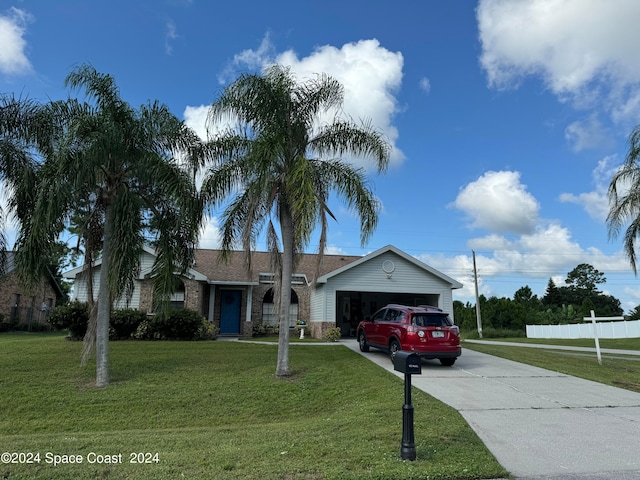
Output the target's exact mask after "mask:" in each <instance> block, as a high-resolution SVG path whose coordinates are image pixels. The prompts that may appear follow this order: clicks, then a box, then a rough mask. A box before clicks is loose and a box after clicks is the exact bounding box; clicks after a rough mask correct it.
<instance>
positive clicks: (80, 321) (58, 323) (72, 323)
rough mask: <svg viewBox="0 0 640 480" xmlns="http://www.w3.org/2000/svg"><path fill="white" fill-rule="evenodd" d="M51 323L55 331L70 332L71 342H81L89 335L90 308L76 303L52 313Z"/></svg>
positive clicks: (81, 303)
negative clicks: (86, 334)
mask: <svg viewBox="0 0 640 480" xmlns="http://www.w3.org/2000/svg"><path fill="white" fill-rule="evenodd" d="M49 323H50V324H51V327H52V328H53V329H54V330H68V331H69V338H70V339H71V340H81V339H82V338H84V335H85V333H87V324H88V323H89V306H88V305H87V304H86V303H83V302H78V301H74V302H71V303H69V304H67V305H63V306H61V307H58V308H56V309H55V310H54V311H53V312H51V316H50V317H49Z"/></svg>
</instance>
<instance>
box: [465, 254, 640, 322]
mask: <svg viewBox="0 0 640 480" xmlns="http://www.w3.org/2000/svg"><path fill="white" fill-rule="evenodd" d="M605 282H606V278H605V276H604V274H603V273H602V272H599V271H598V270H596V269H595V268H594V267H593V266H592V265H589V264H586V263H581V264H580V265H578V266H577V267H576V268H574V269H573V270H571V271H570V272H569V273H568V274H567V278H566V280H565V284H564V285H560V286H558V285H556V283H555V282H554V281H553V279H551V278H550V279H549V283H548V284H547V289H546V291H545V294H544V296H542V297H541V298H539V297H538V296H537V295H534V294H533V292H532V291H531V288H529V286H524V287H521V288H519V289H518V290H517V291H516V292H515V293H514V295H513V298H506V297H502V298H498V297H495V296H492V297H489V298H487V297H486V296H484V295H481V296H480V302H479V303H480V312H481V319H482V328H483V331H484V330H487V329H489V330H491V331H492V333H494V334H495V333H496V332H499V331H505V332H506V331H511V332H513V331H520V332H522V333H523V334H524V330H525V325H527V324H529V325H554V324H555V325H561V324H568V323H578V322H582V321H583V318H584V317H588V316H589V315H590V314H591V310H593V311H595V312H596V315H598V316H606V317H610V316H621V315H623V310H622V307H621V306H620V300H618V299H617V298H615V297H614V296H612V295H606V294H604V293H602V292H601V291H600V290H599V289H598V285H601V284H603V283H605ZM453 310H454V316H455V319H456V323H457V324H458V325H459V326H460V328H461V329H462V330H475V329H476V328H477V318H476V307H475V305H473V304H471V303H470V302H467V303H466V304H465V303H463V302H461V301H458V300H456V301H454V302H453ZM627 318H629V319H640V305H638V306H637V307H636V308H635V309H634V310H632V311H631V312H629V315H628V316H627Z"/></svg>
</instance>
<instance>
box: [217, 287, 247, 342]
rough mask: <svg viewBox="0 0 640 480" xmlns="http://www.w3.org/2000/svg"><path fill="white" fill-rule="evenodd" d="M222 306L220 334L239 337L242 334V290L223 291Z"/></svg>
mask: <svg viewBox="0 0 640 480" xmlns="http://www.w3.org/2000/svg"><path fill="white" fill-rule="evenodd" d="M221 297H222V298H221V301H222V303H221V305H220V334H221V335H238V334H239V333H240V299H241V298H242V292H241V291H240V290H223V291H222V295H221Z"/></svg>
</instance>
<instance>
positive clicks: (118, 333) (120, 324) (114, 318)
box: [109, 308, 147, 340]
mask: <svg viewBox="0 0 640 480" xmlns="http://www.w3.org/2000/svg"><path fill="white" fill-rule="evenodd" d="M146 318H147V314H146V313H144V312H142V311H140V310H135V309H133V308H125V309H122V310H115V311H113V312H111V320H110V322H109V340H127V339H129V338H131V337H132V335H133V334H134V333H135V332H136V331H137V330H138V326H139V325H140V324H141V323H142V322H143V321H145V320H146Z"/></svg>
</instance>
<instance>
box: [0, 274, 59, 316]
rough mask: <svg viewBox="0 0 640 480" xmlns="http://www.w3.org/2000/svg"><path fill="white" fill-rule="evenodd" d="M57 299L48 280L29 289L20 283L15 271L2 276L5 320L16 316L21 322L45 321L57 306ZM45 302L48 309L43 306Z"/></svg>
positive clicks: (0, 291) (1, 311)
mask: <svg viewBox="0 0 640 480" xmlns="http://www.w3.org/2000/svg"><path fill="white" fill-rule="evenodd" d="M17 295H19V297H18V296H17ZM56 299H57V298H56V292H55V290H54V289H53V287H52V286H51V284H50V283H49V282H47V281H46V280H43V281H42V282H40V284H39V285H38V286H37V287H36V288H35V289H34V290H32V291H28V290H26V289H25V288H24V287H23V286H22V285H21V284H20V282H19V281H18V277H17V275H16V274H15V272H10V273H8V274H7V275H5V276H4V277H2V278H0V314H2V315H3V317H4V319H3V321H4V322H8V321H10V320H11V319H12V318H15V319H17V320H18V321H19V323H29V322H30V321H32V322H39V323H43V322H45V321H46V320H47V318H48V316H49V313H50V312H51V310H52V309H53V308H55V305H56ZM16 302H17V303H16ZM43 303H44V305H45V306H46V309H44V308H43V307H42V304H43Z"/></svg>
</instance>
